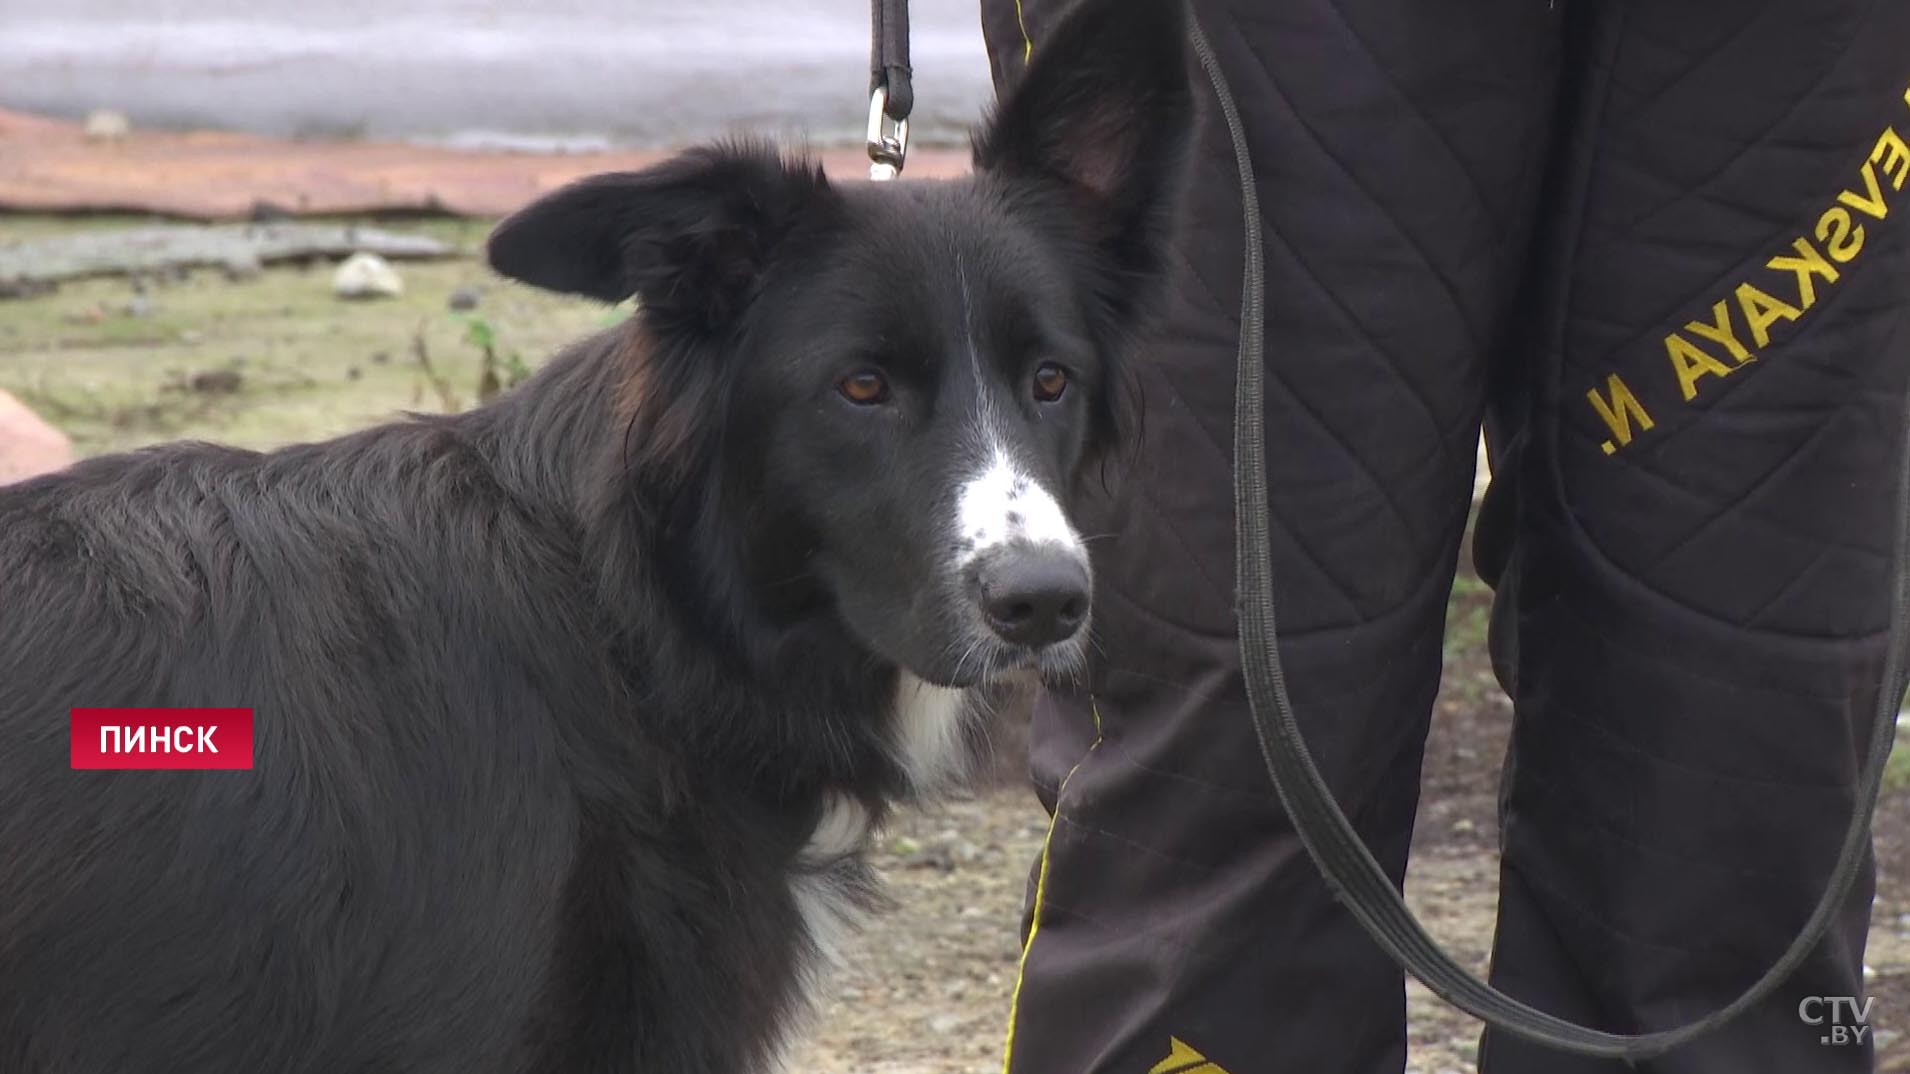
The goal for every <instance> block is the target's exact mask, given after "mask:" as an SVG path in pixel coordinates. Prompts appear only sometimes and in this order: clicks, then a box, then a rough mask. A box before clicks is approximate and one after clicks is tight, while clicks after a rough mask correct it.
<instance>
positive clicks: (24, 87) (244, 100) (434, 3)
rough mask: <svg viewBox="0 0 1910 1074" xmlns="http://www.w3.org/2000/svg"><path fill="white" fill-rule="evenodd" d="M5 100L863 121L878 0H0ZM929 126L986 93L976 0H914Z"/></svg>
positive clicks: (340, 125)
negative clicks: (523, 0)
mask: <svg viewBox="0 0 1910 1074" xmlns="http://www.w3.org/2000/svg"><path fill="white" fill-rule="evenodd" d="M0 27H3V28H4V31H5V32H4V33H0V107H7V108H15V109H21V110H25V111H30V112H39V113H43V114H46V115H52V116H64V117H68V118H80V117H83V116H84V115H86V114H87V113H88V112H90V111H92V110H93V109H95V108H102V107H107V108H117V109H119V110H120V111H122V112H123V113H124V114H125V115H126V116H127V117H128V118H129V119H130V120H131V121H132V123H133V124H135V125H137V126H139V127H162V128H193V127H213V128H220V129H235V130H246V131H253V132H257V133H260V134H268V135H276V136H281V137H300V138H309V137H320V138H378V139H403V140H408V141H424V142H433V143H440V144H448V145H457V146H470V147H478V146H481V147H497V146H509V147H519V148H533V149H538V148H553V147H554V148H605V147H609V146H624V147H630V146H638V147H659V146H671V145H677V144H681V143H683V142H685V141H694V140H697V139H701V138H706V137H709V136H711V135H713V134H719V133H721V132H723V131H725V130H730V129H739V128H741V129H749V130H755V131H767V132H804V133H807V134H808V135H810V136H811V137H812V138H814V139H816V140H817V141H819V142H824V141H826V142H832V143H836V144H846V143H848V142H850V141H852V140H854V139H855V138H858V137H860V135H861V132H862V123H863V121H864V119H865V118H866V108H865V107H864V106H865V105H866V97H865V96H864V93H865V91H866V89H867V80H868V57H869V8H868V5H867V4H866V3H863V2H861V0H729V2H726V3H665V2H662V0H549V2H539V3H536V4H508V3H502V2H499V0H407V2H405V3H402V4H391V3H377V2H373V0H336V2H332V3H323V4H315V3H308V2H302V0H156V2H154V0H84V2H80V3H53V2H49V0H4V2H0ZM911 29H912V47H911V53H912V59H913V61H914V65H915V69H916V79H917V82H916V85H917V99H918V101H919V102H920V104H919V106H918V111H917V112H916V123H915V136H916V137H918V138H921V139H924V140H925V141H931V142H942V143H944V144H946V143H948V142H949V141H951V140H955V139H959V138H960V137H961V136H962V133H963V130H964V128H965V127H966V125H967V124H968V123H969V122H970V121H971V120H972V119H973V117H974V116H975V115H977V114H978V112H979V111H980V109H981V107H982V105H983V104H984V103H985V102H986V101H987V99H988V95H989V85H988V64H987V60H986V59H985V57H984V54H983V52H982V44H981V31H980V28H979V23H978V21H977V17H976V13H975V5H974V3H973V0H968V2H964V0H916V2H915V3H914V4H912V5H911Z"/></svg>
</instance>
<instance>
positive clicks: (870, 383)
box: [836, 369, 889, 406]
mask: <svg viewBox="0 0 1910 1074" xmlns="http://www.w3.org/2000/svg"><path fill="white" fill-rule="evenodd" d="M836 391H838V392H840V393H841V394H842V397H843V398H844V399H847V400H849V401H850V402H851V403H855V404H856V405H857V406H874V405H876V404H877V403H886V402H888V401H889V380H888V378H887V377H885V376H883V375H882V374H880V373H878V372H876V371H875V370H873V369H863V370H858V371H856V372H854V373H851V374H849V375H848V376H846V377H843V378H842V379H841V380H839V381H836Z"/></svg>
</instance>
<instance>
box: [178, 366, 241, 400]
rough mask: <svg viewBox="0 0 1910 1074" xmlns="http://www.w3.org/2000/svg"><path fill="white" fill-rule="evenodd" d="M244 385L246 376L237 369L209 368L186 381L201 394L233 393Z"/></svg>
mask: <svg viewBox="0 0 1910 1074" xmlns="http://www.w3.org/2000/svg"><path fill="white" fill-rule="evenodd" d="M244 385H245V377H244V376H243V375H242V374H240V373H239V371H238V370H236V369H209V370H207V371H205V372H204V373H194V374H193V375H192V378H191V379H190V380H188V381H186V387H188V388H190V389H192V390H193V391H195V392H198V393H199V394H201V395H231V394H232V393H233V392H236V391H238V390H239V389H240V388H241V387H243V386H244Z"/></svg>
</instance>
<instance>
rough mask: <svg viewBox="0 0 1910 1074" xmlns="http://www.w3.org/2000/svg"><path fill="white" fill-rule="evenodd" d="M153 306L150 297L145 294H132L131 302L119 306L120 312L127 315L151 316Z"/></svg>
mask: <svg viewBox="0 0 1910 1074" xmlns="http://www.w3.org/2000/svg"><path fill="white" fill-rule="evenodd" d="M154 308H155V307H154V306H153V300H152V299H150V298H147V297H146V296H145V295H134V296H133V300H132V301H131V302H128V303H126V304H125V305H124V306H121V307H120V312H121V313H124V314H125V315H126V316H128V317H151V316H152V315H153V309H154Z"/></svg>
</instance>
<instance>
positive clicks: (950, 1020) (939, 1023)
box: [928, 1011, 962, 1037]
mask: <svg viewBox="0 0 1910 1074" xmlns="http://www.w3.org/2000/svg"><path fill="white" fill-rule="evenodd" d="M961 1027H962V1020H961V1018H960V1017H959V1016H957V1015H953V1014H950V1013H948V1012H946V1011H944V1012H942V1013H941V1014H937V1015H934V1016H932V1017H931V1018H929V1020H928V1031H929V1032H930V1033H933V1034H935V1035H936V1036H938V1037H945V1036H947V1035H949V1034H950V1033H953V1032H955V1031H956V1030H957V1029H960V1028H961Z"/></svg>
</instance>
